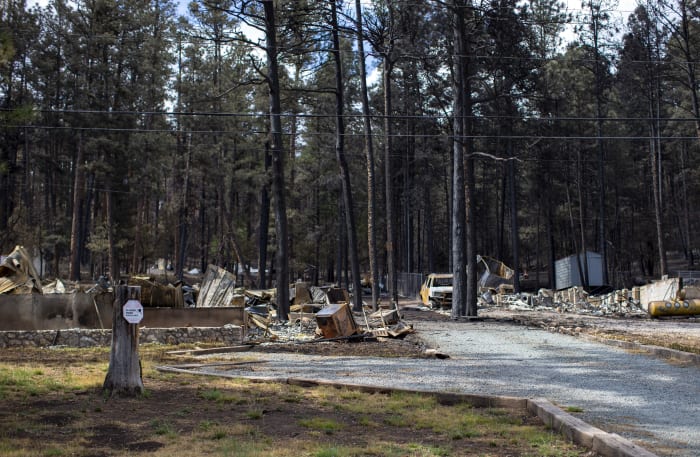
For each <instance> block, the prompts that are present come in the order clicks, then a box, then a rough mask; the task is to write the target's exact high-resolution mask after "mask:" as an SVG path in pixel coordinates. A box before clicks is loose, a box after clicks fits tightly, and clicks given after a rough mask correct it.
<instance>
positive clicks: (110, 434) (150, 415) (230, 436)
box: [0, 342, 595, 457]
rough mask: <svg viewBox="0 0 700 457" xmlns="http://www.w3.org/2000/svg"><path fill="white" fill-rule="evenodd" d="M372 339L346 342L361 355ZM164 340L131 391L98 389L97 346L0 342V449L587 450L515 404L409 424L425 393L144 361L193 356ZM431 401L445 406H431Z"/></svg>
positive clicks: (99, 452) (16, 452)
mask: <svg viewBox="0 0 700 457" xmlns="http://www.w3.org/2000/svg"><path fill="white" fill-rule="evenodd" d="M379 344H380V342H376V343H352V344H346V345H345V347H346V348H347V347H349V348H352V349H353V350H355V351H361V352H366V353H369V352H372V351H374V350H376V349H378V348H379V347H380V346H379ZM389 346H391V347H393V348H394V350H395V351H396V353H395V355H401V356H405V355H406V354H403V353H402V354H399V352H403V351H402V349H401V347H403V345H398V344H397V345H393V344H392V343H389ZM313 347H318V348H323V349H322V351H325V352H326V353H331V352H334V351H332V348H337V349H338V351H342V350H343V349H340V348H341V347H342V343H331V345H330V346H328V347H323V346H313ZM362 347H365V348H366V349H364V350H361V349H360V348H362ZM170 349H173V348H172V347H171V348H158V347H157V346H150V345H149V346H146V347H144V348H142V350H141V351H140V352H141V362H142V365H143V380H144V385H145V387H146V395H144V396H142V397H139V398H105V397H104V396H103V395H102V392H101V389H100V387H99V384H95V382H97V383H99V381H100V380H101V379H103V377H104V370H105V368H106V359H107V358H108V351H107V350H106V349H105V348H100V349H95V350H93V349H80V350H67V349H41V348H31V349H18V348H12V349H8V350H3V352H2V353H0V423H2V424H3V427H2V428H1V429H0V455H2V456H4V457H19V456H22V457H24V456H41V457H45V456H46V457H48V456H68V455H71V456H79V457H114V456H152V457H161V456H172V455H187V456H193V457H198V456H205V455H222V456H224V455H229V456H237V457H245V456H266V457H276V456H310V457H316V456H360V455H362V456H365V455H366V456H370V455H373V456H387V457H392V456H395V457H399V456H401V457H403V456H408V455H416V456H418V455H421V456H448V455H449V456H455V457H459V456H477V455H479V456H492V457H496V456H523V457H524V456H531V457H532V456H536V455H544V454H542V453H541V452H540V449H541V450H542V452H544V450H545V449H546V452H545V454H546V455H561V456H570V457H573V456H579V457H591V456H594V455H595V454H593V453H591V452H589V451H588V450H586V449H582V448H580V447H576V446H573V445H571V444H570V443H566V442H565V440H562V439H561V438H560V437H558V436H557V435H554V434H552V433H551V432H548V431H546V430H545V429H544V428H543V426H542V422H541V421H540V420H539V419H538V418H536V417H532V416H530V415H528V414H526V413H525V412H524V411H517V410H513V411H510V410H491V409H487V410H484V411H483V414H484V416H483V418H482V419H477V420H476V421H475V422H474V423H472V424H464V423H462V422H463V419H462V417H464V416H463V414H465V412H467V411H472V409H470V408H469V407H467V409H466V410H465V409H457V410H455V411H454V412H451V411H452V408H455V407H456V408H459V406H458V405H440V404H436V405H433V406H430V407H429V408H428V409H427V410H426V411H429V412H430V414H433V416H436V417H438V418H439V420H438V423H439V424H443V425H444V424H446V423H448V421H447V420H446V418H447V417H448V416H450V417H454V419H451V420H453V421H454V423H456V424H458V427H459V428H458V430H454V429H453V430H448V429H445V430H443V429H442V428H439V427H438V428H433V427H427V428H426V426H425V425H424V426H421V425H419V424H417V423H416V420H417V418H419V419H420V420H426V419H425V418H423V417H422V416H420V415H412V413H413V412H414V409H415V411H418V412H420V408H418V404H419V403H420V402H422V401H423V400H420V399H418V398H417V397H416V398H415V399H413V398H412V399H401V398H398V399H392V397H391V396H388V395H385V394H379V393H377V394H366V395H367V396H369V398H362V397H361V396H360V394H359V393H353V392H351V391H347V392H345V391H343V390H337V389H333V388H330V387H319V388H302V387H299V386H288V385H283V384H277V383H255V384H251V383H248V382H245V381H236V380H230V379H224V378H212V377H202V376H194V375H189V374H177V375H173V374H170V373H161V372H159V371H156V370H154V367H155V366H156V365H160V364H177V363H183V362H187V361H194V360H195V359H194V358H191V357H189V358H188V357H182V356H179V355H178V356H173V355H172V354H171V353H170V352H169V350H170ZM382 351H386V347H385V348H384V349H382ZM335 352H336V353H337V351H335ZM382 353H383V354H387V353H386V352H382ZM375 355H376V353H375ZM208 361H211V359H208ZM6 366H15V367H19V369H21V370H22V371H25V372H27V373H28V376H30V377H31V379H30V382H31V385H24V383H23V381H22V378H23V376H19V375H17V373H16V372H15V373H14V374H13V375H11V376H7V375H8V372H7V371H4V367H6ZM80 379H92V381H91V382H92V383H93V384H92V386H88V387H85V388H80V387H78V386H77V384H76V381H77V380H80ZM22 386H24V387H22ZM397 401H398V402H400V403H406V404H408V405H412V406H411V407H410V408H408V412H409V415H408V416H404V415H403V414H404V413H403V412H402V411H403V410H401V409H398V408H396V407H393V408H392V407H391V406H389V407H387V408H382V407H381V406H383V405H391V404H394V403H396V402H397ZM363 405H364V406H363ZM436 408H446V409H444V411H443V410H442V409H437V412H435V411H436ZM421 414H424V413H421ZM480 414H481V413H480ZM453 415H454V416H453ZM503 419H505V420H503ZM496 423H502V424H503V425H501V426H497V425H495V424H496ZM459 424H461V425H459ZM465 427H466V428H465ZM553 450H554V451H553Z"/></svg>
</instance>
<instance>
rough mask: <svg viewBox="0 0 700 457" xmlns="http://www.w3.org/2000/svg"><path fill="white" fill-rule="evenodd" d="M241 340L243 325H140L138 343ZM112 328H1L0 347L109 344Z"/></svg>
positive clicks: (232, 342) (231, 342)
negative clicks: (176, 326) (3, 329)
mask: <svg viewBox="0 0 700 457" xmlns="http://www.w3.org/2000/svg"><path fill="white" fill-rule="evenodd" d="M242 342H243V327H240V326H238V325H225V326H224V327H178V328H143V329H139V343H142V344H143V343H162V344H183V343H222V344H225V345H236V344H241V343H242ZM111 343H112V331H111V330H93V329H80V328H74V329H64V330H28V331H2V332H0V348H7V347H22V346H39V347H46V346H70V347H91V346H109V345H110V344H111Z"/></svg>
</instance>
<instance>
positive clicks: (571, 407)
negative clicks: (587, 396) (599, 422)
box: [565, 406, 583, 413]
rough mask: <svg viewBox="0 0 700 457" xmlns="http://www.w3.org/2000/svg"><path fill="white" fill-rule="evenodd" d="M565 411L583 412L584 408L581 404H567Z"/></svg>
mask: <svg viewBox="0 0 700 457" xmlns="http://www.w3.org/2000/svg"><path fill="white" fill-rule="evenodd" d="M565 411H566V412H567V413H582V412H583V408H581V407H580V406H567V407H566V410H565Z"/></svg>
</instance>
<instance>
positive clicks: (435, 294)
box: [420, 273, 453, 308]
mask: <svg viewBox="0 0 700 457" xmlns="http://www.w3.org/2000/svg"><path fill="white" fill-rule="evenodd" d="M452 276H453V275H452V273H431V274H429V275H428V277H427V278H426V280H425V282H424V283H423V285H422V286H421V288H420V298H421V301H422V302H423V304H424V305H426V306H429V307H431V308H443V307H451V306H452Z"/></svg>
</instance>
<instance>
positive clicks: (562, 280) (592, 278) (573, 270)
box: [554, 251, 606, 290]
mask: <svg viewBox="0 0 700 457" xmlns="http://www.w3.org/2000/svg"><path fill="white" fill-rule="evenodd" d="M554 279H555V284H556V287H555V289H557V290H561V289H568V288H570V287H574V286H584V287H588V288H596V287H603V286H605V285H606V284H604V283H603V256H602V255H600V254H598V253H597V252H592V251H586V255H585V256H584V255H583V253H581V254H578V255H576V254H574V255H570V256H568V257H564V258H563V259H559V260H557V261H556V262H554Z"/></svg>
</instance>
